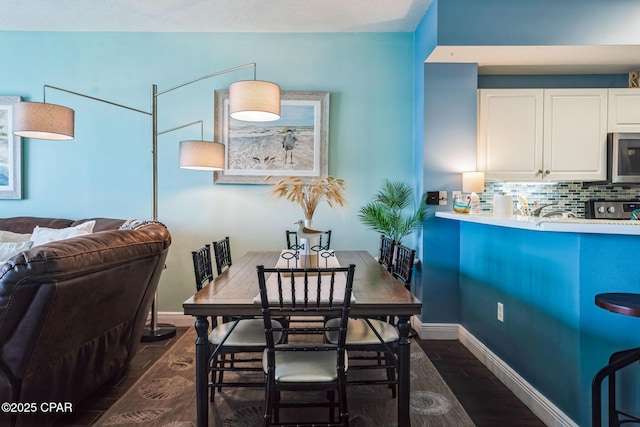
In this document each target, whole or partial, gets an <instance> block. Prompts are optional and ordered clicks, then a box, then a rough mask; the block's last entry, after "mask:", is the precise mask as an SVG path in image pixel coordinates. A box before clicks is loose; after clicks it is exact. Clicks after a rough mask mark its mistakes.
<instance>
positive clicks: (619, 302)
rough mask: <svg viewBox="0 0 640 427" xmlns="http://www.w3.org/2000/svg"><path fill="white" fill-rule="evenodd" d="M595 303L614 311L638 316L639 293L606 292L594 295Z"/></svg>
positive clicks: (639, 314) (639, 308) (639, 309)
mask: <svg viewBox="0 0 640 427" xmlns="http://www.w3.org/2000/svg"><path fill="white" fill-rule="evenodd" d="M596 305H597V306H598V307H600V308H604V309H605V310H609V311H611V312H614V313H620V314H624V315H627V316H633V317H640V294H632V293H606V294H598V295H596Z"/></svg>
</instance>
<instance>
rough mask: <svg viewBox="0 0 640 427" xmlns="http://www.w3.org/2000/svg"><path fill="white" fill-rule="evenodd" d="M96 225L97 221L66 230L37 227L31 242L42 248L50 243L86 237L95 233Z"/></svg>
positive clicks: (66, 228)
mask: <svg viewBox="0 0 640 427" xmlns="http://www.w3.org/2000/svg"><path fill="white" fill-rule="evenodd" d="M95 225H96V222H95V221H87V222H84V223H82V224H79V225H75V226H73V227H65V228H47V227H40V226H36V228H34V229H33V234H32V236H31V240H32V241H33V246H40V245H44V244H45V243H49V242H55V241H58V240H63V239H70V238H72V237H77V236H84V235H85V234H91V233H93V227H95Z"/></svg>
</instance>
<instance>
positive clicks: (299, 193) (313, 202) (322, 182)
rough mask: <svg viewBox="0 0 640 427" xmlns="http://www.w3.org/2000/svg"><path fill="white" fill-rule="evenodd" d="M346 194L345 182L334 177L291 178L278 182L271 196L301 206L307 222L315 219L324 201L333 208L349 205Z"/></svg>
mask: <svg viewBox="0 0 640 427" xmlns="http://www.w3.org/2000/svg"><path fill="white" fill-rule="evenodd" d="M267 178H268V177H267ZM345 192H346V189H345V184H344V180H343V179H340V178H335V177H333V176H328V177H326V178H321V179H317V178H314V179H312V180H310V181H304V180H302V178H299V177H296V176H289V177H286V178H283V179H281V180H280V181H278V182H276V183H275V184H274V185H273V188H272V189H271V194H273V195H274V196H275V197H277V198H279V199H283V198H284V199H286V200H289V201H291V202H294V203H297V204H299V205H300V207H301V208H302V211H303V213H304V217H305V219H307V220H311V219H313V214H314V212H315V211H316V208H317V207H318V204H320V202H322V201H325V202H327V204H328V205H329V206H331V207H335V206H344V205H345V204H346V203H347V199H346V198H345Z"/></svg>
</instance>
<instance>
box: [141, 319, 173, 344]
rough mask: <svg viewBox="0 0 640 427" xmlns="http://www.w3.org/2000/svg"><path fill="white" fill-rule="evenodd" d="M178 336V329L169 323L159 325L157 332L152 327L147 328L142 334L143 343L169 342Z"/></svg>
mask: <svg viewBox="0 0 640 427" xmlns="http://www.w3.org/2000/svg"><path fill="white" fill-rule="evenodd" d="M175 336H176V327H175V326H173V325H171V324H169V323H158V325H157V328H156V329H155V330H153V329H151V326H145V328H144V332H143V333H142V338H141V339H140V341H142V342H156V341H163V340H168V339H169V338H173V337H175Z"/></svg>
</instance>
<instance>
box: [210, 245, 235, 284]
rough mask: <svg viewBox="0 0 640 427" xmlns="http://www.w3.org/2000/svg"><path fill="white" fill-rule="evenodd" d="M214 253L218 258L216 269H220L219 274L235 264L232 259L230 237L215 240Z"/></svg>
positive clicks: (216, 258)
mask: <svg viewBox="0 0 640 427" xmlns="http://www.w3.org/2000/svg"><path fill="white" fill-rule="evenodd" d="M213 253H214V257H215V260H216V269H217V271H218V275H220V274H222V272H223V271H224V270H226V269H227V268H229V267H231V265H232V264H233V263H232V261H231V244H230V242H229V237H225V238H224V239H221V240H217V241H214V242H213Z"/></svg>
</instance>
